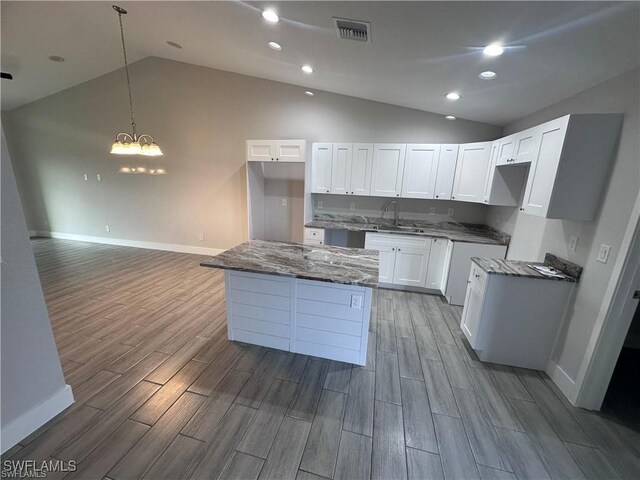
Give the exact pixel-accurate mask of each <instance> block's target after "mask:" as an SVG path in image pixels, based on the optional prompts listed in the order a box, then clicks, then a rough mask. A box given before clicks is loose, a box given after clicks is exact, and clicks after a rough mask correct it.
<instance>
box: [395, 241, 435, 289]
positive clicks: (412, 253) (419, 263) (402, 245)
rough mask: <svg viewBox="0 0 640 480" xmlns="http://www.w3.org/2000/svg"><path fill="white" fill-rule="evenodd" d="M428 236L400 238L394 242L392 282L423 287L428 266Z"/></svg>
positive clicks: (429, 243)
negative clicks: (394, 254) (394, 259)
mask: <svg viewBox="0 0 640 480" xmlns="http://www.w3.org/2000/svg"><path fill="white" fill-rule="evenodd" d="M430 248H431V239H430V238H416V239H402V240H399V241H397V243H396V264H395V267H394V268H393V283H394V284H396V285H406V286H408V287H418V288H421V287H422V288H424V286H425V282H426V281H427V268H428V266H429V250H430Z"/></svg>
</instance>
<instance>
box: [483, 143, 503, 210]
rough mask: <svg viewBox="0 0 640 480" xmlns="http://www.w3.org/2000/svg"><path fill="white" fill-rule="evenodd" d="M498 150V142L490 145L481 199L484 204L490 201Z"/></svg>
mask: <svg viewBox="0 0 640 480" xmlns="http://www.w3.org/2000/svg"><path fill="white" fill-rule="evenodd" d="M499 149H500V140H496V141H495V142H492V143H491V159H490V160H489V168H488V169H487V180H486V182H485V184H484V195H483V197H482V199H483V201H484V203H489V200H490V199H491V187H492V186H493V178H494V176H495V174H496V165H497V163H498V152H499Z"/></svg>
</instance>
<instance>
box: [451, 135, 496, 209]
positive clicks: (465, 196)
mask: <svg viewBox="0 0 640 480" xmlns="http://www.w3.org/2000/svg"><path fill="white" fill-rule="evenodd" d="M491 144H492V142H481V143H466V144H463V145H460V151H459V152H458V163H457V165H456V176H455V180H454V182H453V194H452V195H451V199H452V200H460V201H463V202H482V201H483V198H484V187H485V183H486V178H487V171H488V168H489V161H490V157H491Z"/></svg>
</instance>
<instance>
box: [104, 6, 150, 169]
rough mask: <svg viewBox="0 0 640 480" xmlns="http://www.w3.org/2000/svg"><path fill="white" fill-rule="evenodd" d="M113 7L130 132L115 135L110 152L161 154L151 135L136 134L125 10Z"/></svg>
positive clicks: (120, 153) (121, 153)
mask: <svg viewBox="0 0 640 480" xmlns="http://www.w3.org/2000/svg"><path fill="white" fill-rule="evenodd" d="M112 7H113V9H114V10H115V11H116V12H118V21H119V22H120V38H121V40H122V54H123V56H124V71H125V74H126V76H127V89H128V91H129V110H130V111H131V130H132V131H131V133H126V132H121V133H119V134H117V135H116V139H115V141H114V142H113V145H111V153H114V154H116V155H148V156H151V157H155V156H158V155H162V150H160V147H159V146H158V145H157V144H156V142H154V141H153V137H152V136H151V135H147V134H142V135H138V132H137V131H136V121H135V117H134V115H133V99H132V97H131V81H130V79H129V64H128V63H127V48H126V46H125V43H124V27H123V26H122V15H126V14H127V11H126V10H125V9H124V8H122V7H120V6H118V5H112Z"/></svg>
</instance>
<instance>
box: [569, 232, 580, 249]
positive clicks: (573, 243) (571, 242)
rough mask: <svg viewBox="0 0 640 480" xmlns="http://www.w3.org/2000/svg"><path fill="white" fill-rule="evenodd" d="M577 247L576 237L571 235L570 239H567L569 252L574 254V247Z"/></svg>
mask: <svg viewBox="0 0 640 480" xmlns="http://www.w3.org/2000/svg"><path fill="white" fill-rule="evenodd" d="M577 245H578V237H576V236H575V235H573V236H572V237H571V238H570V239H569V251H571V252H575V251H576V246H577Z"/></svg>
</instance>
